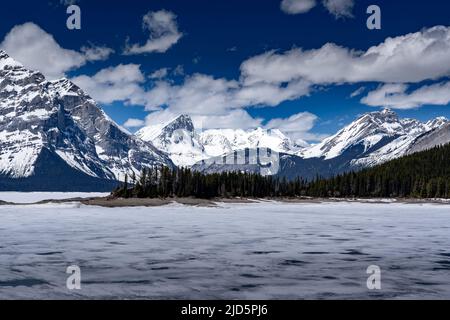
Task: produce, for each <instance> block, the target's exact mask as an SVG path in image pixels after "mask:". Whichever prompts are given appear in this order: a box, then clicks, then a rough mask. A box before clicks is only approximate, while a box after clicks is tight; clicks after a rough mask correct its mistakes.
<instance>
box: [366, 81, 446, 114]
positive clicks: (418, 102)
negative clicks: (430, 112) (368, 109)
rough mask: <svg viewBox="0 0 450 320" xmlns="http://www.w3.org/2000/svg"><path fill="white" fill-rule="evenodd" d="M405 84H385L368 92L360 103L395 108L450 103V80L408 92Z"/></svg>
mask: <svg viewBox="0 0 450 320" xmlns="http://www.w3.org/2000/svg"><path fill="white" fill-rule="evenodd" d="M408 88H409V87H408V86H407V85H405V84H386V85H383V86H381V87H379V88H378V89H376V90H374V91H371V92H369V94H368V95H367V96H366V97H364V98H363V99H362V100H361V103H364V104H367V105H369V106H383V107H389V108H395V109H411V108H418V107H420V106H423V105H447V104H449V103H450V82H443V83H437V84H433V85H427V86H422V87H419V88H418V89H416V90H413V91H410V92H408Z"/></svg>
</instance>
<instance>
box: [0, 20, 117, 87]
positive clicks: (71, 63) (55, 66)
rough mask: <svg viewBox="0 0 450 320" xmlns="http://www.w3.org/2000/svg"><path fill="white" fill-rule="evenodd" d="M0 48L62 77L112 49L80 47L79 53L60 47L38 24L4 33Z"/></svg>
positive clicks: (28, 64)
mask: <svg viewBox="0 0 450 320" xmlns="http://www.w3.org/2000/svg"><path fill="white" fill-rule="evenodd" d="M0 48H1V49H3V50H4V51H6V52H7V53H8V54H9V55H11V56H12V57H13V58H14V59H16V60H17V61H19V62H21V63H22V64H23V65H24V66H25V67H27V68H30V69H33V70H38V71H40V72H42V73H43V74H44V75H45V76H46V77H47V78H49V79H56V78H60V77H63V76H64V75H65V73H66V72H68V71H70V70H74V69H77V68H79V67H81V66H83V65H84V64H86V63H87V62H88V61H95V60H104V59H106V58H108V56H109V55H110V54H111V53H112V52H113V51H112V49H109V48H106V47H95V46H92V45H91V46H90V47H83V48H82V49H81V51H82V52H78V51H75V50H69V49H64V48H62V47H61V46H60V45H59V44H58V43H57V42H56V40H55V38H54V37H53V36H52V35H51V34H49V33H47V32H46V31H44V30H43V29H41V28H40V27H39V26H38V25H36V24H34V23H32V22H27V23H25V24H22V25H17V26H15V27H14V28H12V29H11V31H9V33H8V34H7V35H6V36H5V38H4V40H3V42H2V43H1V44H0Z"/></svg>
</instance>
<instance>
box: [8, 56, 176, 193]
mask: <svg viewBox="0 0 450 320" xmlns="http://www.w3.org/2000/svg"><path fill="white" fill-rule="evenodd" d="M44 158H45V159H47V161H49V159H53V160H54V161H53V162H54V163H58V165H59V166H65V167H66V169H67V170H59V176H58V177H55V176H52V174H51V170H47V169H49V168H46V170H44V171H45V172H46V175H45V176H42V172H43V170H42V169H43V168H44V167H45V163H39V161H42V159H44ZM50 162H52V161H50ZM156 165H158V166H160V165H165V166H169V167H172V166H173V163H172V161H171V160H170V159H169V158H168V157H167V155H166V154H165V153H163V152H161V151H159V150H157V149H156V148H155V147H154V146H153V145H152V144H151V143H149V142H144V141H142V140H140V139H139V138H137V137H135V136H133V135H131V134H130V133H128V132H126V131H125V130H124V129H122V128H120V127H119V126H118V125H117V124H115V123H114V122H113V121H112V120H111V119H110V118H108V116H107V115H106V114H105V113H104V112H103V111H102V110H101V109H100V108H99V106H98V105H97V104H96V102H95V101H94V100H93V99H92V98H90V97H89V96H88V95H87V94H85V93H84V92H83V90H81V89H80V88H79V87H77V86H76V85H75V84H73V83H72V82H71V81H69V80H68V79H60V80H56V81H47V80H46V79H45V77H44V76H43V75H42V74H41V73H39V72H36V71H30V70H28V69H26V68H24V67H23V66H22V65H21V64H20V63H18V62H17V61H15V60H14V59H12V58H11V57H9V56H8V55H7V54H6V53H5V52H3V51H0V189H3V190H5V189H11V188H12V189H17V190H20V189H21V188H22V187H21V185H24V184H25V185H26V184H27V182H26V181H27V179H28V180H30V181H31V180H33V181H34V180H36V179H35V178H36V177H39V181H40V182H38V184H39V185H35V184H36V183H35V182H33V183H32V185H31V186H27V187H26V189H27V190H34V189H35V190H47V189H48V186H50V185H52V188H53V189H54V190H71V184H70V179H68V178H69V177H65V176H64V172H65V171H67V172H68V173H69V172H72V173H75V174H76V175H77V176H80V177H85V178H86V184H84V183H83V182H82V179H81V178H80V179H81V180H80V181H79V185H80V186H82V187H81V189H83V190H86V189H92V190H96V187H95V183H92V181H96V182H97V183H99V185H107V186H108V187H107V188H109V187H110V185H111V184H112V183H114V184H117V181H118V180H123V178H124V177H125V175H126V174H131V173H132V172H135V173H139V172H140V171H141V169H142V168H143V167H149V166H156ZM50 169H51V168H50ZM39 170H40V171H39ZM55 171H58V170H56V168H55ZM33 177H34V178H33ZM14 182H16V184H15V183H14ZM100 182H101V183H100ZM108 182H111V183H108ZM2 185H3V186H4V187H2ZM15 185H17V188H15V187H14V186H15ZM89 185H90V186H89ZM46 186H47V187H46ZM80 186H78V187H76V188H75V189H74V191H76V190H79V189H80ZM105 188H106V187H104V188H103V189H105Z"/></svg>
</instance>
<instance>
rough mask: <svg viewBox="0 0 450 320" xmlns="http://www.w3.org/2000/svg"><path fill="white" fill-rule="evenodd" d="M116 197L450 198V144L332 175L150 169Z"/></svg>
mask: <svg viewBox="0 0 450 320" xmlns="http://www.w3.org/2000/svg"><path fill="white" fill-rule="evenodd" d="M113 195H114V196H116V197H125V198H129V197H137V198H157V197H162V198H167V197H197V198H205V199H209V198H215V197H223V198H226V197H249V198H268V197H301V196H309V197H417V198H450V145H445V146H440V147H436V148H434V149H431V150H427V151H423V152H420V153H416V154H412V155H408V156H406V157H403V158H399V159H396V160H392V161H390V162H387V163H385V164H382V165H379V166H376V167H373V168H368V169H364V170H361V171H358V172H350V173H346V174H342V175H338V176H336V177H333V178H330V179H322V178H320V177H317V178H316V179H314V180H313V181H306V180H304V179H302V178H301V177H298V178H295V179H291V180H287V179H286V178H281V177H277V176H261V175H259V174H254V173H245V172H228V173H226V172H225V173H214V174H203V173H200V172H196V171H192V170H190V169H187V168H176V169H173V170H171V169H169V168H167V167H158V168H145V169H143V171H142V173H141V174H140V176H139V178H137V177H136V176H135V175H134V174H132V175H131V176H130V177H126V179H125V182H124V183H123V185H122V186H120V187H118V188H117V189H116V190H115V191H114V192H113Z"/></svg>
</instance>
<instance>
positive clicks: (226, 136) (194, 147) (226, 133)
mask: <svg viewBox="0 0 450 320" xmlns="http://www.w3.org/2000/svg"><path fill="white" fill-rule="evenodd" d="M136 136H138V137H139V138H141V139H143V140H145V141H151V142H152V143H153V144H154V145H155V146H156V147H157V148H159V149H160V150H162V151H164V152H167V153H168V154H169V155H170V157H171V159H172V161H174V163H175V164H176V165H180V166H192V165H193V164H195V163H197V162H199V161H201V160H204V159H208V158H212V157H217V156H221V155H224V154H228V153H230V152H233V151H237V150H244V149H247V148H248V149H256V148H263V147H264V148H270V149H272V150H274V151H276V152H285V153H292V152H294V151H297V150H299V149H300V147H299V146H296V145H295V144H294V143H293V142H292V141H291V140H290V139H289V138H288V137H286V136H285V135H284V134H283V133H282V132H281V131H280V130H278V129H271V130H265V129H262V128H256V129H253V130H242V129H208V130H205V131H202V132H197V131H196V130H195V127H194V125H193V122H192V119H191V118H190V117H189V116H188V115H180V116H178V117H177V118H175V119H173V120H171V121H170V122H168V123H165V124H160V125H155V126H147V127H144V128H142V129H141V130H139V131H138V132H137V133H136Z"/></svg>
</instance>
